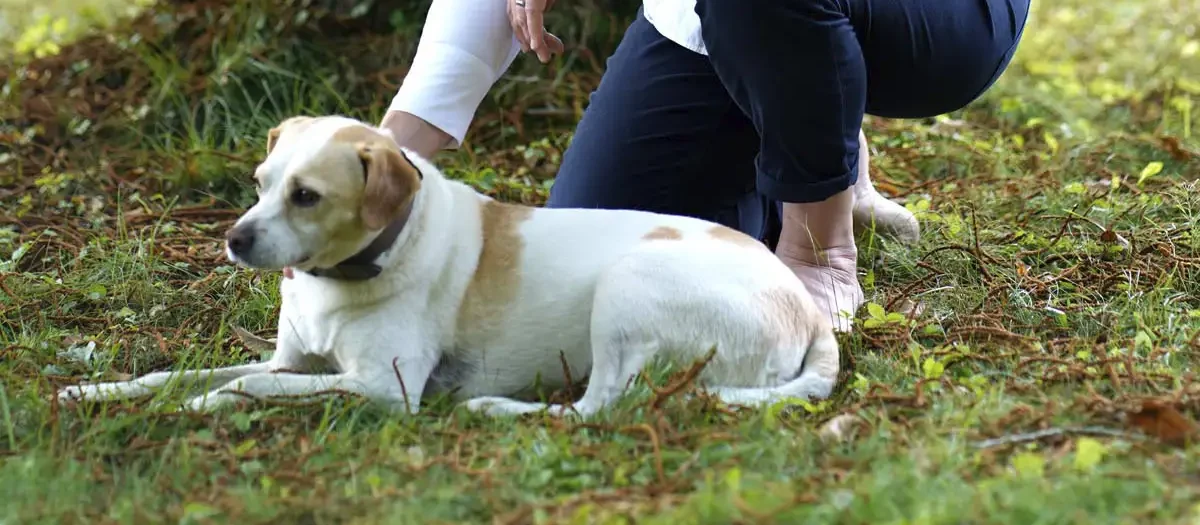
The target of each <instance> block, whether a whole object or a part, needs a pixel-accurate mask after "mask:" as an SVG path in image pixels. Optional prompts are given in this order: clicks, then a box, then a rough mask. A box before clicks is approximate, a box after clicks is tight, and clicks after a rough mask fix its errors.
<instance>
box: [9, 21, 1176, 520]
mask: <svg viewBox="0 0 1200 525" xmlns="http://www.w3.org/2000/svg"><path fill="white" fill-rule="evenodd" d="M277 4H281V3H279V2H268V1H266V0H259V1H252V2H237V3H233V4H230V5H232V7H229V8H225V7H224V5H225V4H224V3H212V4H210V6H209V7H205V6H200V7H195V6H196V5H199V4H195V3H191V4H186V5H184V6H183V7H175V8H170V7H156V8H152V9H154V11H153V13H154V14H157V15H160V16H156V17H148V18H146V17H144V18H139V19H137V20H135V21H133V22H119V21H117V18H116V17H115V15H119V14H121V12H122V11H121V10H122V9H123V8H124V6H123V4H121V3H99V2H95V3H93V4H90V5H96V6H101V7H102V8H101V9H100V10H99V11H100V12H103V13H107V14H105V15H103V16H101V17H99V18H97V20H101V21H105V20H107V21H108V22H105V23H108V24H110V25H109V26H108V27H115V28H116V29H115V30H113V31H112V32H111V35H108V34H100V35H99V36H86V35H85V36H83V37H82V38H84V40H82V41H81V43H80V44H78V45H74V46H73V45H68V44H67V42H66V37H65V36H64V37H63V40H62V41H61V42H60V44H61V53H59V54H57V55H53V56H46V57H42V58H31V57H17V56H14V58H17V59H18V60H19V61H18V62H15V64H20V65H13V66H11V67H7V68H6V69H4V74H3V75H0V77H2V78H4V84H3V86H0V96H2V97H3V99H4V101H3V104H0V117H2V118H0V137H4V140H0V182H2V184H0V210H3V211H2V212H0V218H2V220H3V224H4V226H3V228H2V229H0V495H2V496H0V522H3V523H22V524H24V523H77V522H85V521H86V522H88V523H97V522H103V523H109V522H113V523H115V522H120V523H166V522H172V523H173V522H179V523H185V522H186V523H221V522H226V523H230V522H232V523H239V524H241V523H268V522H269V523H330V522H339V523H341V522H350V523H380V522H382V523H488V522H492V523H531V522H532V523H550V522H562V523H592V522H596V523H633V522H635V521H636V522H638V523H663V524H673V523H767V522H777V523H895V524H901V523H913V524H916V523H920V524H926V523H1021V524H1033V523H1046V524H1062V523H1088V524H1093V523H1150V522H1154V523H1188V522H1190V521H1191V520H1194V519H1196V516H1200V507H1197V506H1196V504H1195V503H1194V502H1195V501H1197V498H1198V497H1200V478H1197V477H1196V474H1195V473H1196V472H1197V471H1198V468H1200V454H1198V453H1197V451H1198V449H1197V448H1196V447H1195V446H1191V445H1189V444H1184V445H1183V446H1176V445H1175V444H1172V443H1170V442H1168V440H1166V439H1165V438H1166V437H1169V436H1168V435H1167V433H1165V432H1163V431H1153V430H1147V428H1148V427H1146V425H1141V426H1139V425H1135V424H1133V422H1134V421H1145V420H1147V419H1149V420H1155V421H1163V420H1166V419H1167V418H1166V416H1161V415H1160V416H1158V417H1157V418H1156V417H1151V415H1150V412H1142V413H1141V415H1139V412H1138V409H1139V407H1141V406H1142V405H1143V404H1144V403H1146V402H1147V400H1150V401H1153V402H1156V403H1159V404H1163V405H1168V406H1170V407H1172V408H1174V409H1176V410H1178V411H1179V412H1180V413H1182V414H1184V415H1185V416H1186V417H1195V416H1196V414H1198V413H1200V389H1198V388H1197V386H1196V384H1195V381H1194V377H1195V373H1194V369H1195V366H1196V357H1195V356H1196V353H1197V351H1200V235H1198V234H1197V232H1198V231H1200V229H1198V227H1200V226H1198V225H1200V193H1198V192H1197V191H1198V190H1200V183H1198V182H1197V179H1198V178H1200V177H1198V175H1200V138H1198V135H1200V116H1198V111H1197V110H1195V109H1193V107H1194V104H1195V102H1196V101H1197V100H1200V52H1198V51H1200V36H1197V35H1196V33H1195V32H1194V27H1193V25H1194V23H1195V22H1194V21H1195V20H1198V19H1200V5H1198V4H1196V3H1195V2H1186V1H1182V0H1145V1H1134V0H1114V1H1111V2H1088V1H1085V0H1067V1H1066V2H1059V3H1048V2H1035V5H1034V10H1035V12H1034V15H1033V18H1032V20H1031V22H1030V25H1029V27H1028V29H1027V31H1026V36H1025V40H1024V43H1023V44H1022V47H1021V49H1020V52H1019V53H1018V56H1017V58H1016V60H1015V62H1014V64H1013V65H1012V67H1011V68H1010V69H1009V71H1008V72H1007V73H1006V74H1005V76H1004V77H1003V78H1002V79H1001V81H1000V82H999V83H998V84H997V85H996V86H995V87H994V88H993V89H992V90H991V91H990V92H989V93H988V94H987V95H986V96H985V97H984V98H983V99H981V100H979V101H978V102H976V103H975V104H973V105H972V106H971V107H969V108H967V109H966V110H964V111H960V112H957V113H955V114H952V115H947V116H945V118H940V119H936V120H930V121H885V120H880V119H869V120H868V122H867V135H868V137H869V139H870V140H871V143H872V147H873V149H874V151H875V153H876V154H875V156H874V157H873V158H874V162H875V166H874V169H875V178H876V180H877V182H878V185H879V186H880V188H881V190H883V191H885V192H886V193H889V194H891V195H894V196H896V197H897V198H898V199H901V200H902V201H903V202H905V203H906V204H907V205H908V206H910V207H912V208H913V209H914V210H918V211H919V213H920V217H921V219H922V227H923V235H922V241H921V242H920V244H919V245H918V246H915V247H902V246H897V245H895V244H893V243H890V242H888V241H886V240H882V239H877V238H864V239H863V240H862V242H860V248H861V256H860V261H861V270H860V278H861V281H862V282H863V283H864V286H865V288H866V291H867V294H868V298H869V300H870V301H871V303H872V306H869V307H867V308H864V309H863V311H862V312H860V317H859V325H858V326H857V327H856V330H855V332H854V334H853V335H850V336H847V337H846V338H845V339H844V345H843V346H844V349H845V358H844V362H845V363H846V373H845V376H844V381H843V382H842V383H841V384H840V385H839V388H838V391H837V393H836V395H835V397H834V398H833V399H832V400H829V401H827V402H822V403H817V404H810V405H806V406H804V405H801V406H788V407H775V408H774V409H769V410H762V411H751V410H746V409H737V408H735V407H726V406H719V405H716V404H714V403H711V402H709V401H708V400H706V399H703V398H688V397H686V396H681V395H676V396H672V397H669V398H667V399H666V400H665V402H663V403H662V405H661V407H660V408H654V407H653V405H652V403H651V400H652V399H654V396H655V394H654V393H653V392H652V391H651V390H650V389H649V388H648V387H647V386H646V385H639V386H638V387H637V388H636V389H635V392H634V393H633V395H632V397H631V398H630V399H628V400H626V401H624V402H622V403H621V405H620V406H619V407H617V408H615V409H614V410H612V411H611V412H609V413H606V414H604V415H603V416H602V417H601V418H600V420H599V421H597V422H596V423H595V424H593V425H580V424H573V423H568V422H561V421H557V420H554V419H552V418H548V417H546V418H543V417H528V418H524V419H521V420H516V421H508V420H489V419H487V418H483V417H479V416H475V415H471V414H468V413H465V412H462V411H457V410H454V409H453V408H452V407H450V406H448V405H446V404H445V403H433V404H432V405H431V406H429V407H427V409H426V410H425V411H424V412H423V413H422V414H421V415H419V416H416V417H394V416H389V415H387V414H385V413H383V412H382V411H380V410H379V409H377V408H374V407H372V406H369V405H367V404H365V403H363V402H362V401H360V400H357V399H350V398H343V399H333V400H330V401H328V402H321V403H315V404H311V405H307V406H282V405H249V406H247V407H245V408H244V409H242V410H240V411H224V412H221V413H218V414H215V415H204V416H199V415H184V414H176V413H171V412H169V411H167V410H165V409H158V408H153V407H152V406H151V405H149V404H147V403H145V402H128V403H110V404H105V405H81V406H72V407H64V408H56V407H55V406H54V405H52V404H51V403H49V402H48V397H49V396H50V395H51V394H52V393H53V392H54V391H55V390H56V389H57V388H58V387H60V386H63V385H66V384H71V383H75V382H78V381H80V380H85V379H86V380H94V379H98V378H116V377H129V376H130V375H139V374H143V373H146V372H149V371H152V370H159V369H166V368H169V367H178V368H183V367H197V366H213V365H220V364H230V363H237V362H244V361H247V360H250V359H257V358H259V356H257V355H255V353H254V351H252V350H250V349H248V348H246V347H244V346H243V345H242V344H241V343H240V342H239V341H238V340H237V338H236V337H235V336H234V335H233V330H232V327H233V326H243V327H246V328H248V329H250V330H252V331H255V332H257V333H260V334H269V333H271V332H272V331H273V329H274V326H275V324H274V323H275V316H276V314H277V311H278V294H277V285H278V277H277V276H276V275H273V274H268V273H262V272H250V271H244V270H236V269H233V268H231V267H229V266H227V265H225V263H224V261H223V260H222V257H221V251H220V236H221V234H222V232H223V230H224V228H225V227H226V226H228V224H229V223H230V222H231V221H232V220H233V219H234V218H235V217H236V216H237V214H238V212H239V211H240V210H241V209H243V207H244V206H246V205H248V204H249V203H250V199H251V198H252V191H251V189H250V188H249V187H248V183H247V182H246V177H245V174H246V173H248V172H249V171H250V170H251V169H252V167H253V166H254V164H255V163H256V162H258V161H259V160H261V157H262V149H263V140H264V133H265V131H266V129H267V128H269V127H270V126H271V125H273V124H274V123H276V122H278V121H279V120H281V119H282V118H284V117H286V116H290V115H292V114H297V113H310V114H316V113H346V114H350V115H354V116H358V117H362V118H366V119H369V120H377V119H378V118H379V117H380V116H381V115H382V112H383V110H384V108H385V106H386V104H387V102H388V101H389V99H390V97H391V96H392V95H393V94H394V90H395V86H396V85H397V84H398V82H399V80H400V79H401V78H402V75H403V71H404V65H405V64H407V61H408V60H409V58H410V57H411V54H412V51H413V49H414V46H415V44H416V37H417V35H418V34H419V31H420V27H419V24H420V21H421V19H422V17H423V12H424V7H423V6H424V5H425V4H427V2H426V3H424V4H422V5H420V6H415V7H405V8H403V10H399V11H392V10H389V9H387V8H386V7H381V6H379V5H373V6H370V7H369V8H368V9H367V10H366V12H365V13H362V12H357V11H354V6H353V5H349V3H335V2H314V3H313V5H312V6H310V7H306V8H300V7H281V6H279V5H277ZM342 4H346V5H342ZM597 4H601V5H599V6H597V5H593V4H584V3H580V4H579V5H573V4H571V3H566V4H562V5H561V6H560V7H558V8H556V11H557V13H555V16H554V17H553V18H552V19H551V20H550V21H549V24H548V25H549V27H550V28H551V30H552V31H555V32H556V33H557V34H560V35H561V36H563V37H564V40H566V41H568V42H570V43H571V44H572V45H573V46H574V47H573V48H572V49H571V51H570V52H569V53H568V54H567V55H566V56H565V57H562V58H561V59H558V60H557V61H556V62H555V63H553V64H550V65H548V66H541V65H539V64H537V63H536V60H532V59H529V58H521V59H519V60H518V63H517V65H516V66H515V67H514V68H513V70H511V71H510V74H509V75H508V76H507V77H506V78H505V79H504V80H502V81H501V82H500V83H499V84H498V85H497V86H496V87H495V89H494V90H493V91H492V94H491V95H490V96H489V98H488V100H487V101H485V104H484V107H483V108H481V110H480V112H479V114H478V119H477V121H476V123H475V127H474V128H473V130H472V132H471V135H470V136H469V138H468V144H466V146H465V147H464V148H463V149H462V150H459V151H456V152H447V153H445V154H443V155H442V156H440V157H439V159H438V162H439V163H440V164H441V165H442V166H444V168H445V170H446V171H447V173H448V174H450V175H451V176H453V177H456V178H460V179H463V180H466V181H468V182H470V183H472V184H473V185H475V186H477V187H479V188H480V189H481V190H483V191H486V192H488V193H490V194H493V195H497V196H499V197H501V198H503V199H506V200H513V201H521V202H528V203H539V202H541V201H542V199H544V197H545V195H546V190H547V187H548V183H549V181H550V180H552V177H553V174H554V171H555V170H556V169H557V164H558V161H559V159H560V157H561V152H562V150H563V148H564V147H565V146H566V144H567V143H568V142H569V140H570V131H571V128H572V126H573V123H574V121H575V120H576V119H577V117H578V115H579V111H580V110H581V109H582V108H583V107H584V106H585V105H586V100H587V93H588V92H589V91H590V90H591V89H592V88H593V87H594V86H595V84H596V82H597V80H598V78H599V74H600V73H601V72H602V68H603V63H604V57H606V56H607V55H608V54H609V53H610V52H611V50H612V49H613V47H614V46H615V44H616V42H617V41H618V38H619V36H620V33H621V31H622V30H623V28H624V24H625V23H626V22H627V20H628V19H629V17H630V15H631V14H632V12H633V11H632V9H630V5H636V2H623V4H622V5H620V6H617V7H607V6H606V4H607V3H603V2H598V3H597ZM38 5H39V6H41V7H40V8H43V9H50V10H53V9H54V7H53V6H55V5H59V4H56V3H54V2H38ZM63 5H65V4H63ZM103 6H109V7H111V10H105V9H109V7H103ZM188 6H191V7H188ZM326 8H328V9H326ZM3 9H5V10H4V11H3V12H2V13H3V15H4V20H5V21H6V23H9V24H17V23H18V22H19V23H20V24H23V25H13V26H12V27H28V24H31V23H35V22H33V21H32V20H36V16H35V15H39V14H40V12H35V11H32V10H28V9H24V8H23V7H21V6H18V7H16V8H13V7H11V6H9V5H8V4H5V5H4V7H3ZM47 12H54V13H66V12H68V11H67V10H65V8H64V9H63V10H59V11H47ZM612 13H617V14H612ZM106 17H107V18H106ZM372 17H377V18H378V19H380V20H383V21H385V22H371V21H370V20H371V19H372ZM52 22H53V19H51V23H52ZM85 22H86V23H94V20H93V21H91V22H88V21H85ZM83 23H84V22H81V24H83ZM127 26H128V27H127ZM133 30H136V33H137V35H138V36H137V37H136V38H134V37H132V36H131V35H132V34H133V33H132V31H133ZM13 34H16V33H13ZM72 36H74V35H72ZM6 45H7V44H6ZM6 49H7V48H6ZM1155 163H1161V165H1159V164H1155ZM1143 175H1145V176H1144V177H1143ZM913 308H916V309H917V310H918V311H919V314H918V315H915V316H912V317H911V318H910V317H907V316H904V315H893V313H894V312H899V311H907V310H911V309H913ZM89 348H90V350H89ZM84 355H89V356H90V357H91V359H81V358H80V356H84ZM653 372H654V373H652V374H651V377H652V379H653V381H655V382H656V383H658V385H659V386H658V387H656V388H661V385H663V384H666V383H667V382H669V381H671V380H672V377H677V375H678V374H677V373H676V372H678V371H672V370H667V369H661V368H657V369H655V370H653ZM163 396H164V398H166V399H172V400H175V399H182V393H181V392H177V391H167V392H165V393H163ZM841 416H845V417H842V420H847V418H853V419H852V421H854V422H857V424H856V425H851V427H850V428H852V429H853V431H852V432H849V433H847V434H844V435H843V436H842V437H841V438H840V439H822V438H821V437H820V432H821V429H822V428H823V427H824V425H825V424H826V423H827V422H828V421H829V420H830V419H831V418H834V417H841ZM1082 427H1089V428H1100V429H1102V430H1103V432H1101V433H1092V434H1090V435H1084V434H1083V433H1080V432H1075V431H1071V430H1072V429H1078V428H1082ZM1056 428H1057V429H1066V430H1065V431H1064V432H1063V433H1061V434H1059V435H1057V436H1050V437H1044V438H1040V439H1032V438H1030V439H1019V440H1017V442H1015V443H1002V444H998V445H993V446H986V447H980V446H979V445H980V444H981V443H983V442H984V441H985V440H988V439H991V438H1002V437H1005V436H1012V435H1019V434H1024V433H1028V432H1033V431H1036V430H1039V429H1056ZM1142 430H1146V432H1144V433H1143V432H1141V431H1142Z"/></svg>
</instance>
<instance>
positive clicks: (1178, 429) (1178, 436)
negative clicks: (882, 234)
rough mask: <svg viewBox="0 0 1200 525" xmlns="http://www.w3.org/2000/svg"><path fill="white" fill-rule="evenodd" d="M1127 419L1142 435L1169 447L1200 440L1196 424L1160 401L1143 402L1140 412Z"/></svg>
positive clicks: (1130, 414)
mask: <svg viewBox="0 0 1200 525" xmlns="http://www.w3.org/2000/svg"><path fill="white" fill-rule="evenodd" d="M1127 418H1128V420H1129V422H1130V423H1131V424H1132V425H1133V426H1134V427H1137V429H1138V430H1141V431H1142V433H1144V434H1146V435H1148V436H1151V437H1154V438H1156V439H1158V440H1160V441H1162V442H1164V443H1167V444H1169V445H1175V446H1184V445H1186V444H1188V443H1190V442H1192V441H1195V440H1196V439H1197V438H1200V427H1197V426H1196V423H1194V422H1192V421H1191V420H1190V419H1188V418H1187V416H1184V415H1183V414H1181V413H1179V411H1178V410H1176V409H1175V407H1173V406H1171V405H1168V404H1166V403H1163V402H1161V401H1155V400H1149V399H1148V400H1145V401H1143V402H1142V407H1141V410H1139V411H1137V412H1131V413H1129V414H1127Z"/></svg>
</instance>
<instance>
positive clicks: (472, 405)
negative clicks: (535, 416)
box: [461, 397, 547, 416]
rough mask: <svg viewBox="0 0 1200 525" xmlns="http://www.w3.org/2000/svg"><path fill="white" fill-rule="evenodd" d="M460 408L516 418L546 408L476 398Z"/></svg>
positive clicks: (508, 400) (504, 400)
mask: <svg viewBox="0 0 1200 525" xmlns="http://www.w3.org/2000/svg"><path fill="white" fill-rule="evenodd" d="M461 406H464V407H466V408H467V410H470V411H472V412H482V413H484V414H487V415H489V416H516V415H520V414H528V413H530V412H538V411H540V410H545V409H546V408H547V407H546V405H544V404H542V403H525V402H523V401H517V400H514V399H508V398H504V397H477V398H474V399H471V400H469V401H466V402H464V403H463V404H462V405H461Z"/></svg>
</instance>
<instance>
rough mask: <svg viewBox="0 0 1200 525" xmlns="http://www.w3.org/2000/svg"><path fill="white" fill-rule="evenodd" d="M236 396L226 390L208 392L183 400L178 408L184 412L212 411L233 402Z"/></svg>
mask: <svg viewBox="0 0 1200 525" xmlns="http://www.w3.org/2000/svg"><path fill="white" fill-rule="evenodd" d="M237 397H238V396H235V395H234V394H230V393H228V392H221V391H216V392H208V393H206V394H200V395H198V396H196V397H193V398H191V399H188V400H187V401H184V402H183V405H182V406H181V407H180V408H181V409H182V411H184V412H214V411H216V410H217V409H218V408H221V407H223V406H225V405H229V404H231V403H233V402H234V401H235V400H236V399H237Z"/></svg>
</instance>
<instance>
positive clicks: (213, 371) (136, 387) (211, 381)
mask: <svg viewBox="0 0 1200 525" xmlns="http://www.w3.org/2000/svg"><path fill="white" fill-rule="evenodd" d="M268 370H270V364H269V363H252V364H247V365H237V366H227V367H221V368H207V369H203V370H182V371H169V372H168V371H164V372H153V373H150V374H146V375H144V376H142V377H139V378H137V379H132V380H129V381H112V382H105V383H92V384H84V385H73V386H69V387H66V388H63V389H62V390H59V391H58V400H59V401H60V402H62V401H71V400H85V401H105V400H117V399H128V398H133V397H142V396H147V395H151V394H153V393H154V392H156V391H158V390H159V389H161V388H162V387H164V386H166V385H167V384H170V383H175V384H179V385H180V386H184V387H191V388H197V387H198V388H214V387H218V386H221V385H223V384H225V383H228V382H230V381H232V380H234V379H237V378H239V377H242V376H245V375H249V374H257V373H261V372H266V371H268Z"/></svg>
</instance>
